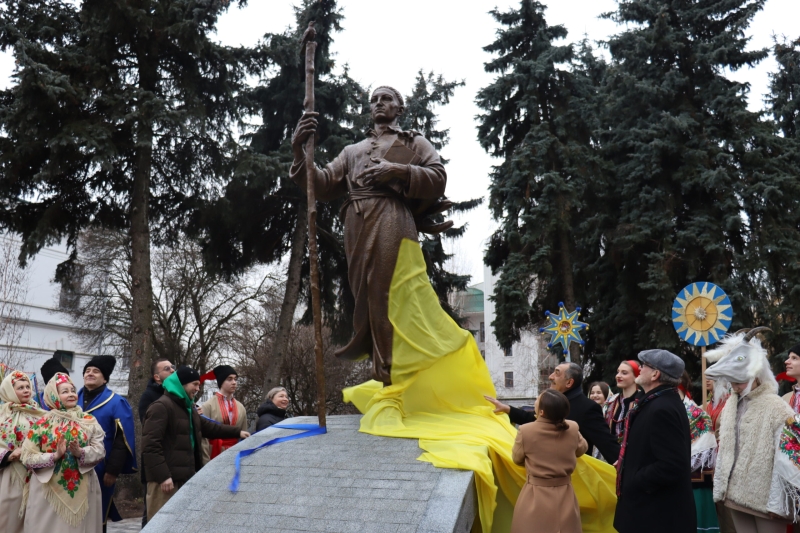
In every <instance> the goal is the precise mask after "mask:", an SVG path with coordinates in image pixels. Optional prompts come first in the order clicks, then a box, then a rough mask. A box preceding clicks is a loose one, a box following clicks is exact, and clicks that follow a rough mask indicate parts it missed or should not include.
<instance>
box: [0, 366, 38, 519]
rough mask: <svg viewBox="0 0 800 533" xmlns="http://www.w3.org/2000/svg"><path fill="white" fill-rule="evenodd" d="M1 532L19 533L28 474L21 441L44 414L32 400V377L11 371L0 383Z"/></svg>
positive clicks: (26, 495)
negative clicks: (22, 459) (22, 456)
mask: <svg viewBox="0 0 800 533" xmlns="http://www.w3.org/2000/svg"><path fill="white" fill-rule="evenodd" d="M0 400H2V401H3V403H2V404H1V405H0V495H2V500H0V531H2V532H3V533H22V530H23V522H24V520H25V505H26V503H27V500H28V489H29V484H28V481H29V480H30V477H31V473H30V471H29V470H28V469H26V468H25V465H23V464H22V462H21V461H20V457H21V455H22V443H23V442H24V441H25V438H26V436H27V435H28V431H30V429H31V427H32V426H33V424H34V423H35V422H36V421H37V420H39V419H40V418H41V417H42V416H44V411H42V410H41V409H40V408H39V404H37V403H36V402H35V401H34V399H33V387H32V386H31V380H30V378H29V377H28V375H27V374H25V373H24V372H19V371H17V370H13V371H11V372H9V373H8V375H7V376H6V377H5V378H4V379H3V382H2V383H1V384H0Z"/></svg>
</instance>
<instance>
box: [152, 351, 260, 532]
mask: <svg viewBox="0 0 800 533" xmlns="http://www.w3.org/2000/svg"><path fill="white" fill-rule="evenodd" d="M163 386H164V394H163V395H162V396H161V398H159V399H158V400H156V401H155V402H153V403H152V404H151V405H150V408H149V409H147V415H146V416H145V419H144V427H143V428H142V448H143V449H144V467H145V468H146V469H147V474H146V475H147V520H148V521H149V520H152V519H153V515H155V514H156V513H157V512H158V511H159V510H160V509H161V508H162V507H163V506H164V504H166V503H167V501H169V499H170V498H171V497H172V496H173V495H174V494H175V493H176V492H177V490H178V489H179V488H180V487H181V486H182V485H183V484H184V483H186V482H187V481H189V479H190V478H191V477H192V476H193V475H194V474H195V473H196V472H197V471H198V470H200V468H201V467H202V466H203V454H202V449H201V439H202V438H207V439H234V438H242V439H246V438H247V437H249V436H250V434H249V433H248V432H246V431H239V429H237V428H235V427H233V426H227V425H225V424H215V423H214V422H210V421H208V420H206V419H204V418H202V417H201V416H200V415H199V414H197V411H196V410H195V407H194V397H195V395H196V394H197V392H198V391H199V390H200V374H199V373H198V372H197V370H195V369H193V368H189V367H186V366H184V367H181V368H179V369H178V370H177V371H176V372H175V373H174V374H172V375H170V376H169V377H168V378H167V379H165V380H164V383H163Z"/></svg>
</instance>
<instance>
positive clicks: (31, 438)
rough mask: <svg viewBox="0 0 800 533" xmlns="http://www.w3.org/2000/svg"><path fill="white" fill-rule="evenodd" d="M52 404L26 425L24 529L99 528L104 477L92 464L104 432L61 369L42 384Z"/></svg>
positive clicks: (64, 531) (80, 532)
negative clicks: (27, 476) (27, 479)
mask: <svg viewBox="0 0 800 533" xmlns="http://www.w3.org/2000/svg"><path fill="white" fill-rule="evenodd" d="M44 401H45V403H46V404H47V406H48V407H49V408H50V411H48V412H47V414H45V415H44V416H43V417H42V418H40V419H39V420H37V421H36V422H35V423H34V424H33V426H31V429H30V430H29V431H28V435H27V439H26V440H25V443H24V444H23V446H22V463H23V464H24V465H25V466H26V467H28V469H30V470H31V471H32V472H33V475H32V476H31V479H30V496H29V497H28V507H27V509H26V512H25V531H32V532H33V531H37V532H38V531H42V532H48V533H56V532H57V533H99V532H100V531H102V530H103V513H102V505H101V499H102V497H101V493H100V483H99V481H98V480H97V474H96V473H95V471H94V466H95V465H96V464H98V463H99V462H100V461H102V460H103V458H104V457H105V453H106V452H105V447H104V446H103V438H104V437H105V433H104V432H103V428H101V427H100V424H98V423H97V419H95V417H93V416H92V415H89V414H85V413H84V412H83V410H82V409H81V408H80V407H79V406H78V391H77V390H76V389H75V384H74V383H73V382H72V380H71V379H70V378H69V376H68V375H66V374H62V373H58V374H56V375H55V376H53V378H52V379H51V380H50V381H49V382H48V383H47V386H46V387H45V389H44Z"/></svg>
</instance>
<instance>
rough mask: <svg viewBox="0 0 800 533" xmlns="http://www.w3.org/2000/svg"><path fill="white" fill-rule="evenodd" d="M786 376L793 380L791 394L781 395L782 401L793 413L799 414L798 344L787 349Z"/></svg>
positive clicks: (799, 374)
mask: <svg viewBox="0 0 800 533" xmlns="http://www.w3.org/2000/svg"><path fill="white" fill-rule="evenodd" d="M784 364H785V365H786V375H787V376H788V377H790V378H792V379H794V380H795V384H794V386H793V387H792V390H791V392H787V393H786V394H784V395H783V399H784V400H785V401H786V403H788V404H789V407H791V408H792V410H793V411H794V412H795V413H800V344H798V345H796V346H792V347H791V348H789V356H788V357H787V358H786V362H785V363H784Z"/></svg>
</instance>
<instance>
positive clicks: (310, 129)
mask: <svg viewBox="0 0 800 533" xmlns="http://www.w3.org/2000/svg"><path fill="white" fill-rule="evenodd" d="M317 116H319V113H316V112H313V111H311V112H309V113H303V116H302V117H300V120H299V121H298V122H297V127H296V128H295V129H294V133H293V134H292V152H293V153H294V158H295V160H297V161H299V160H301V159H303V156H304V155H305V152H304V151H303V146H304V145H305V144H306V141H307V140H308V137H309V136H310V135H314V134H316V133H317Z"/></svg>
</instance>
